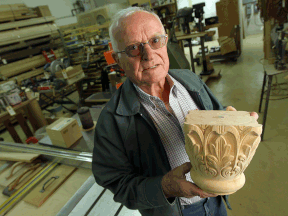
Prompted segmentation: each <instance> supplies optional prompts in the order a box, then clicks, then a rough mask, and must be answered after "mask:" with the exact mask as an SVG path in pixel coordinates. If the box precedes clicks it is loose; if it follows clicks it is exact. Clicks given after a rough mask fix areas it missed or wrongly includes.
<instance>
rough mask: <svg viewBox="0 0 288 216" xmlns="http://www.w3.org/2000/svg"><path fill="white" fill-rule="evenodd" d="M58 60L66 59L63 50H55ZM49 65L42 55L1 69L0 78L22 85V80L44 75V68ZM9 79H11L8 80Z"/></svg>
mask: <svg viewBox="0 0 288 216" xmlns="http://www.w3.org/2000/svg"><path fill="white" fill-rule="evenodd" d="M54 53H55V55H56V56H57V57H58V58H61V57H64V52H63V49H59V50H54ZM45 64H47V62H46V59H45V58H44V56H43V55H42V54H40V55H36V56H33V57H32V58H26V59H23V60H20V61H17V62H13V63H11V64H7V65H3V66H1V67H0V76H1V78H2V79H3V80H15V79H16V80H17V83H18V84H20V83H21V81H22V80H25V79H28V78H31V77H34V76H38V75H41V74H43V73H44V70H43V66H44V65H45ZM8 78H9V79H8Z"/></svg>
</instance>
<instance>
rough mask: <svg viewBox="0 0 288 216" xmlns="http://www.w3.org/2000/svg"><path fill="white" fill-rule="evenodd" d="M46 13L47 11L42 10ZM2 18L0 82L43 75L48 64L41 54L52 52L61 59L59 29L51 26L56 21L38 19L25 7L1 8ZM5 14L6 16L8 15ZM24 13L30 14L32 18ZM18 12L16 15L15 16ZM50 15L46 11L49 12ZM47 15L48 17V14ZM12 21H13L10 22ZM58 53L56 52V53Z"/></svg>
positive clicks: (2, 6) (62, 51) (14, 5)
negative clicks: (0, 80)
mask: <svg viewBox="0 0 288 216" xmlns="http://www.w3.org/2000/svg"><path fill="white" fill-rule="evenodd" d="M7 8H10V9H9V10H10V12H11V13H12V12H13V13H14V14H15V16H16V15H17V14H18V13H21V16H23V17H24V16H25V20H24V18H23V17H22V18H21V19H20V18H19V17H17V19H16V18H14V19H11V17H10V15H9V13H8V12H9V10H8V9H7ZM45 10H46V11H47V10H49V8H48V7H46V6H45ZM0 11H2V12H3V11H5V13H4V12H3V13H0V14H1V15H0V22H1V17H2V18H3V20H4V18H5V17H4V16H7V17H6V18H5V20H6V21H9V20H10V22H6V23H0V78H1V79H2V80H15V79H16V80H17V83H18V84H20V83H21V81H22V80H25V79H29V78H31V77H34V76H39V75H43V72H44V71H43V66H44V65H45V64H46V63H47V61H46V59H45V57H44V56H43V54H42V51H43V50H46V49H49V50H50V49H53V50H54V52H55V55H56V57H57V58H60V57H64V50H63V49H62V48H61V45H60V44H62V42H61V40H60V36H59V33H58V27H57V26H56V25H55V24H54V21H55V19H56V18H55V17H53V16H46V17H37V16H38V15H37V13H36V12H33V10H31V9H29V8H28V7H27V6H25V4H13V5H1V6H0ZM7 11H8V12H7ZM27 11H30V12H31V11H32V12H31V13H32V14H36V15H33V16H32V18H31V17H30V15H29V16H28V15H27V14H28V12H27ZM16 12H17V13H16ZM48 12H49V11H48ZM47 14H49V13H47ZM11 20H12V21H11ZM56 49H58V50H56Z"/></svg>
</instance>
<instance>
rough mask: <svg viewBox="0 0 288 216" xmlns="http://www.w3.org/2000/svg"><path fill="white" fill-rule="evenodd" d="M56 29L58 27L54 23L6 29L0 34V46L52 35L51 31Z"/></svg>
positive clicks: (53, 31)
mask: <svg viewBox="0 0 288 216" xmlns="http://www.w3.org/2000/svg"><path fill="white" fill-rule="evenodd" d="M57 29H58V27H57V26H55V25H51V24H44V25H39V26H33V27H27V28H23V29H18V30H11V31H6V32H3V33H1V34H0V46H2V45H8V44H12V43H16V42H20V41H25V40H30V39H33V38H39V37H44V36H47V35H52V34H53V33H55V32H57Z"/></svg>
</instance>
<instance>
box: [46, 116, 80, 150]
mask: <svg viewBox="0 0 288 216" xmlns="http://www.w3.org/2000/svg"><path fill="white" fill-rule="evenodd" d="M46 132H47V134H48V136H49V137H50V139H51V141H52V144H53V145H56V146H60V147H64V148H69V147H70V146H72V145H73V144H74V143H75V142H76V141H77V140H79V139H80V138H81V137H82V133H81V128H80V126H79V125H78V122H77V120H76V119H72V118H59V119H58V120H57V121H55V122H54V123H52V124H51V125H49V126H48V127H47V128H46Z"/></svg>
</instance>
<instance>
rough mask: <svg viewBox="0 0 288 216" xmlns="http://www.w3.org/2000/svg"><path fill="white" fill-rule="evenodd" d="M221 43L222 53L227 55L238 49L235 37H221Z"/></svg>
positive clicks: (219, 40)
mask: <svg viewBox="0 0 288 216" xmlns="http://www.w3.org/2000/svg"><path fill="white" fill-rule="evenodd" d="M218 42H219V45H220V46H221V54H222V55H225V54H227V53H230V52H234V51H237V47H236V43H235V40H234V38H228V37H220V38H219V39H218Z"/></svg>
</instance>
